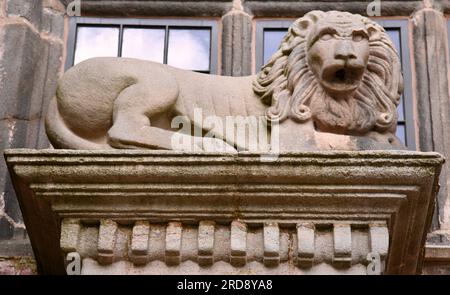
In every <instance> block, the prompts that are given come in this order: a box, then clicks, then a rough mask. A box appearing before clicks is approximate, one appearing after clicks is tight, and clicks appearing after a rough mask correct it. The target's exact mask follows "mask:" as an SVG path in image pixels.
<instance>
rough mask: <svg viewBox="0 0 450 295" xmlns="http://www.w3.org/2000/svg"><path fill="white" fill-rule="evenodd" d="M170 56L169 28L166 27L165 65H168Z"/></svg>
mask: <svg viewBox="0 0 450 295" xmlns="http://www.w3.org/2000/svg"><path fill="white" fill-rule="evenodd" d="M168 55H169V26H166V36H165V37H164V61H163V63H164V64H165V65H166V64H167V59H168Z"/></svg>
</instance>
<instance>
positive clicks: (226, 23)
mask: <svg viewBox="0 0 450 295" xmlns="http://www.w3.org/2000/svg"><path fill="white" fill-rule="evenodd" d="M241 9H242V8H240V7H238V8H234V9H233V10H231V11H230V12H229V13H227V14H225V15H224V16H223V17H222V48H223V50H222V75H224V76H248V75H251V73H252V17H251V16H250V15H248V14H247V13H245V12H244V11H243V10H241Z"/></svg>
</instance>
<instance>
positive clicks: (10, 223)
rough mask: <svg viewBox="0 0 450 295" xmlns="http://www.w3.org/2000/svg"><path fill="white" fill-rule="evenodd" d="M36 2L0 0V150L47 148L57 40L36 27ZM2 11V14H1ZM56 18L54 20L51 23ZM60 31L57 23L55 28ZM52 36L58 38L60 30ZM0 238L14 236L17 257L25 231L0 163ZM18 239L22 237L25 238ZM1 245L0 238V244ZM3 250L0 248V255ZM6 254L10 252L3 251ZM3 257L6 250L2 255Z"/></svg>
mask: <svg viewBox="0 0 450 295" xmlns="http://www.w3.org/2000/svg"><path fill="white" fill-rule="evenodd" d="M41 2H42V1H34V0H33V1H31V0H30V1H25V0H19V1H13V0H10V1H2V5H0V10H1V13H0V17H1V18H2V19H1V22H0V68H1V69H2V71H1V73H0V85H1V89H2V90H1V95H0V130H1V132H0V133H1V134H0V149H1V150H3V149H6V148H13V147H32V148H35V147H40V148H43V147H45V148H46V147H48V146H49V143H48V139H47V137H46V135H45V130H44V128H43V121H44V120H43V113H44V111H45V110H46V108H47V101H48V100H49V99H50V97H52V96H53V95H54V92H55V89H56V80H57V77H58V75H59V72H60V70H61V57H62V41H61V40H60V39H58V38H57V36H53V35H51V34H52V33H51V32H49V33H50V36H52V38H53V37H54V38H53V39H52V38H48V37H49V36H48V35H46V33H42V32H41V31H39V30H40V28H41V24H42V23H43V22H44V20H45V17H44V16H42V17H41V14H42V3H41ZM3 12H4V13H3ZM52 19H53V20H52V22H55V25H54V27H55V26H56V25H63V23H62V20H63V16H62V15H61V14H60V15H56V14H54V15H53V16H52ZM58 21H59V24H56V22H58ZM59 30H60V31H61V30H63V26H62V27H61V28H59ZM59 33H60V35H59V36H58V37H62V35H61V32H59ZM0 192H1V194H2V195H1V197H0V199H1V201H2V202H3V203H2V204H3V208H2V209H0V240H3V239H9V238H12V237H15V239H14V240H13V241H15V242H17V245H16V247H15V246H13V245H10V248H11V249H14V248H17V255H21V253H22V249H23V247H22V244H21V243H22V242H20V241H19V240H18V238H21V239H24V237H25V236H26V235H25V229H24V226H23V222H22V217H21V214H20V210H19V205H18V202H17V199H16V196H15V194H14V190H13V189H12V185H11V182H10V179H9V177H8V176H7V171H6V165H5V163H4V162H2V161H0ZM23 241H25V242H26V241H27V240H26V239H25V240H23ZM2 243H3V242H2ZM3 253H6V252H0V255H2V254H3ZM8 253H9V254H8V255H14V253H13V252H12V251H10V250H8ZM5 255H6V254H5Z"/></svg>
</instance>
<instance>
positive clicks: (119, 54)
mask: <svg viewBox="0 0 450 295" xmlns="http://www.w3.org/2000/svg"><path fill="white" fill-rule="evenodd" d="M122 45H123V24H120V28H119V50H118V51H119V52H117V56H118V57H122Z"/></svg>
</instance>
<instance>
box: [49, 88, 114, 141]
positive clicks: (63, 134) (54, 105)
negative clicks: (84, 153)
mask: <svg viewBox="0 0 450 295" xmlns="http://www.w3.org/2000/svg"><path fill="white" fill-rule="evenodd" d="M45 129H46V132H47V136H48V139H49V140H50V142H51V144H52V145H53V146H54V147H55V148H61V149H77V150H101V149H111V146H109V145H106V144H98V143H95V142H92V141H89V140H86V139H84V138H82V137H80V136H78V135H77V134H75V133H74V132H73V131H72V130H70V128H69V127H67V126H66V124H65V123H64V120H63V118H62V117H61V114H60V113H59V110H58V102H57V98H56V96H55V97H53V98H52V100H51V101H50V105H49V108H48V112H47V117H46V120H45Z"/></svg>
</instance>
